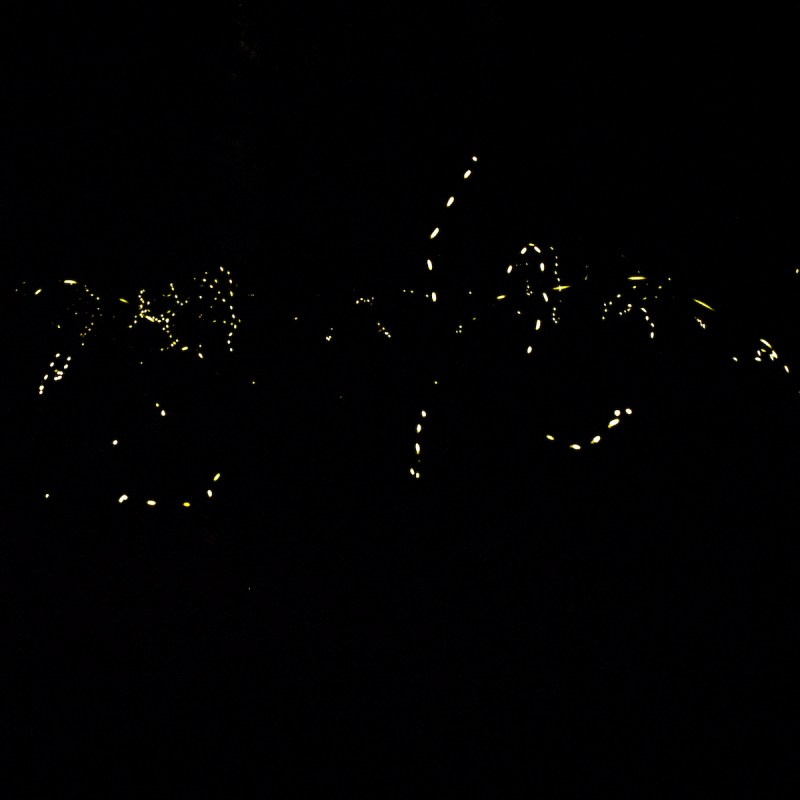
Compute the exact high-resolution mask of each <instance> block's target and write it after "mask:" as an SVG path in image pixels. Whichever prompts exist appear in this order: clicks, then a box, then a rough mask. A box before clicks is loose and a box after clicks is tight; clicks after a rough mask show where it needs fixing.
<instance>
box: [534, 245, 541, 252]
mask: <svg viewBox="0 0 800 800" xmlns="http://www.w3.org/2000/svg"><path fill="white" fill-rule="evenodd" d="M533 249H534V250H535V251H536V252H537V253H541V252H542V251H541V250H540V249H539V248H538V247H537V246H536V245H534V246H533Z"/></svg>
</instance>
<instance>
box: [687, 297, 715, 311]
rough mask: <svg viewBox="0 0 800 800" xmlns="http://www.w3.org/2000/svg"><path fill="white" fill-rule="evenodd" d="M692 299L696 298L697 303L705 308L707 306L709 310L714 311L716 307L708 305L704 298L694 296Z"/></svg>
mask: <svg viewBox="0 0 800 800" xmlns="http://www.w3.org/2000/svg"><path fill="white" fill-rule="evenodd" d="M692 300H694V302H695V303H697V304H698V305H701V306H703V308H707V309H708V310H709V311H714V309H713V308H711V306H710V305H708V303H704V302H703V301H702V300H698V299H697V298H696V297H693V298H692Z"/></svg>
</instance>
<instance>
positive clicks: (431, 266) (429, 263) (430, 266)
mask: <svg viewBox="0 0 800 800" xmlns="http://www.w3.org/2000/svg"><path fill="white" fill-rule="evenodd" d="M428 269H433V262H432V261H431V260H430V259H428ZM295 319H297V317H295Z"/></svg>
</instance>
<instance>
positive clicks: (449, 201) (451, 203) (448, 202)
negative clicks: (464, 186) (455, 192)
mask: <svg viewBox="0 0 800 800" xmlns="http://www.w3.org/2000/svg"><path fill="white" fill-rule="evenodd" d="M453 200H455V197H451V198H450V199H449V200H448V201H447V207H448V208H450V206H451V205H453Z"/></svg>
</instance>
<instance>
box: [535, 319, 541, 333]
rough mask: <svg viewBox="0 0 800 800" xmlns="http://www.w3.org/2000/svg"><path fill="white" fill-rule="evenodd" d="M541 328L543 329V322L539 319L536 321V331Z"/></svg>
mask: <svg viewBox="0 0 800 800" xmlns="http://www.w3.org/2000/svg"><path fill="white" fill-rule="evenodd" d="M541 327H542V321H541V320H540V319H537V320H536V330H537V331H538V330H539V328H541Z"/></svg>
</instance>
